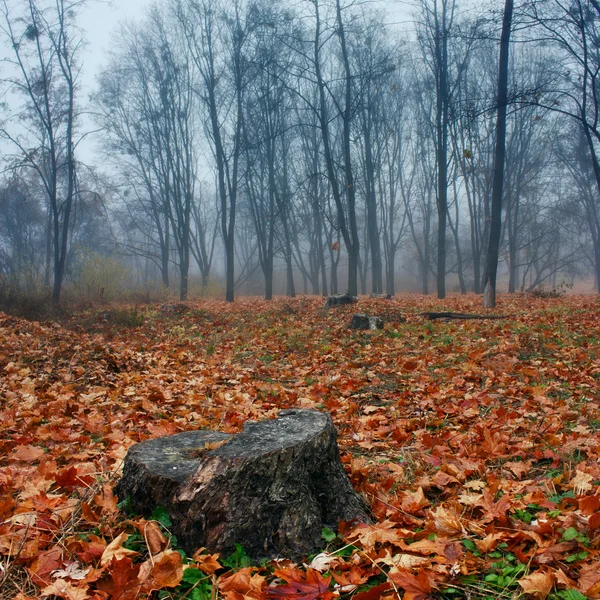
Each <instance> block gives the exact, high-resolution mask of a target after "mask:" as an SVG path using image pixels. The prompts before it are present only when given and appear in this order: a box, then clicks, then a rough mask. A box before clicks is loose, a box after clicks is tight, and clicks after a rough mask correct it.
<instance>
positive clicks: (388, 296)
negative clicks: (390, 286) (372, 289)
mask: <svg viewBox="0 0 600 600" xmlns="http://www.w3.org/2000/svg"><path fill="white" fill-rule="evenodd" d="M370 297H371V298H379V299H380V300H391V299H392V295H391V294H371V296H370Z"/></svg>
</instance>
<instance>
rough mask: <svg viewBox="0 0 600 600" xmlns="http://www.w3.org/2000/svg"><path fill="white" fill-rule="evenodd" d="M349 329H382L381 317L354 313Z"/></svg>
mask: <svg viewBox="0 0 600 600" xmlns="http://www.w3.org/2000/svg"><path fill="white" fill-rule="evenodd" d="M350 328H351V329H383V319H382V318H381V317H370V316H368V315H362V314H356V315H354V316H353V317H352V323H350Z"/></svg>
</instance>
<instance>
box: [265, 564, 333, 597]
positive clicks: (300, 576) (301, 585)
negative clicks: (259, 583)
mask: <svg viewBox="0 0 600 600" xmlns="http://www.w3.org/2000/svg"><path fill="white" fill-rule="evenodd" d="M274 575H275V576H276V577H279V578H281V579H283V580H284V581H286V582H287V583H286V584H285V585H278V586H276V587H269V588H268V589H267V594H266V595H267V598H274V599H277V598H295V599H297V600H319V599H320V600H331V599H332V598H335V594H334V593H333V592H331V591H329V584H330V582H331V577H323V575H321V573H319V572H318V571H315V570H314V569H307V570H306V573H303V572H302V571H299V570H297V569H290V568H288V569H277V570H275V571H274Z"/></svg>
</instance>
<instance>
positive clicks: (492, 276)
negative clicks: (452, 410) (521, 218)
mask: <svg viewBox="0 0 600 600" xmlns="http://www.w3.org/2000/svg"><path fill="white" fill-rule="evenodd" d="M512 13H513V0H506V2H505V4H504V19H503V22H502V36H501V38H500V62H499V67H498V120H497V122H496V152H495V155H494V183H493V187H492V219H491V224H490V241H489V244H488V252H487V262H486V277H485V281H486V291H485V294H484V303H485V306H487V307H490V308H492V307H494V306H496V275H497V273H498V255H499V251H500V234H501V230H502V189H503V185H504V155H505V153H506V105H507V103H508V51H509V45H510V27H511V22H512ZM488 286H489V288H490V289H489V291H488Z"/></svg>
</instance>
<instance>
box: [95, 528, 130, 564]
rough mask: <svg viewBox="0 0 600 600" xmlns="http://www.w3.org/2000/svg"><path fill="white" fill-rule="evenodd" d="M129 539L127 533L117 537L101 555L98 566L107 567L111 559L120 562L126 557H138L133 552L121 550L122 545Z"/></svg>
mask: <svg viewBox="0 0 600 600" xmlns="http://www.w3.org/2000/svg"><path fill="white" fill-rule="evenodd" d="M128 537H129V534H128V533H125V532H123V533H121V534H120V535H118V536H117V537H116V538H115V539H114V540H113V541H112V542H111V543H110V544H109V545H108V546H106V548H105V549H104V552H103V553H102V557H101V558H100V564H101V565H102V566H105V565H107V564H108V563H109V562H111V561H112V560H113V559H115V560H121V559H122V558H125V557H126V556H138V554H139V552H135V551H134V550H129V548H123V544H124V543H125V542H126V541H127V538H128Z"/></svg>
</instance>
